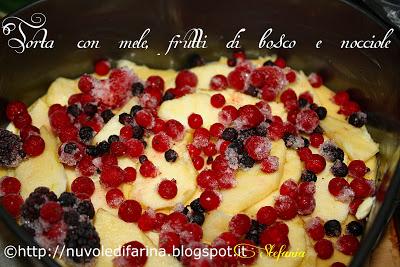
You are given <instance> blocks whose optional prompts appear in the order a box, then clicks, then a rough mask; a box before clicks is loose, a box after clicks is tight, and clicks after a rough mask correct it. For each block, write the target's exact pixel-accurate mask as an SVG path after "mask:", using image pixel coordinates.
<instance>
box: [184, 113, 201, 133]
mask: <svg viewBox="0 0 400 267" xmlns="http://www.w3.org/2000/svg"><path fill="white" fill-rule="evenodd" d="M188 124H189V126H190V128H192V129H197V128H200V127H201V126H202V125H203V118H202V117H201V115H199V114H196V113H192V114H190V115H189V117H188Z"/></svg>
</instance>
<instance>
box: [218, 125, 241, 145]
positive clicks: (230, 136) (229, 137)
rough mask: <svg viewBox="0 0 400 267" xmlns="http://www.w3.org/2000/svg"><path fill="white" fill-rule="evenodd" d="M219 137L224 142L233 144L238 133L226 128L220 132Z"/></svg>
mask: <svg viewBox="0 0 400 267" xmlns="http://www.w3.org/2000/svg"><path fill="white" fill-rule="evenodd" d="M221 137H222V139H224V140H226V141H230V142H233V141H234V140H235V139H237V138H238V132H237V131H236V129H234V128H226V129H225V130H224V131H223V132H222V134H221Z"/></svg>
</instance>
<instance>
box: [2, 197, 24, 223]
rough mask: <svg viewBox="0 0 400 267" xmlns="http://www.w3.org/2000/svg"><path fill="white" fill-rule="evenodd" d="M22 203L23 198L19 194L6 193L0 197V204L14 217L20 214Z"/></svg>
mask: <svg viewBox="0 0 400 267" xmlns="http://www.w3.org/2000/svg"><path fill="white" fill-rule="evenodd" d="M23 203H24V200H23V199H22V197H21V196H20V195H19V194H8V195H5V196H3V197H2V198H1V199H0V204H1V205H2V206H3V208H4V209H5V210H6V211H7V212H8V213H9V214H10V215H11V216H13V217H14V218H18V217H19V216H20V214H21V206H22V204H23Z"/></svg>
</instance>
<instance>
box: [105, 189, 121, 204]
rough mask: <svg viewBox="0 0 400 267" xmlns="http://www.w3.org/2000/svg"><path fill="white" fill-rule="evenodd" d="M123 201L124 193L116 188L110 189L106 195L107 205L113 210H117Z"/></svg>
mask: <svg viewBox="0 0 400 267" xmlns="http://www.w3.org/2000/svg"><path fill="white" fill-rule="evenodd" d="M124 201H125V197H124V193H122V191H121V190H119V189H118V188H112V189H110V190H108V191H107V193H106V202H107V205H108V206H110V207H111V208H113V209H116V208H118V207H119V206H120V205H121V204H122V202H124Z"/></svg>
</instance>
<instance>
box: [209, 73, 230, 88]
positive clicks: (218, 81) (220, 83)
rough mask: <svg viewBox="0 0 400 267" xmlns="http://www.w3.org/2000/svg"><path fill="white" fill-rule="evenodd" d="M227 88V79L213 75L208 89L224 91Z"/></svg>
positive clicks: (219, 75)
mask: <svg viewBox="0 0 400 267" xmlns="http://www.w3.org/2000/svg"><path fill="white" fill-rule="evenodd" d="M227 87H228V79H227V78H226V77H225V76H224V75H221V74H218V75H215V76H213V77H212V78H211V80H210V88H211V89H213V90H224V89H226V88H227Z"/></svg>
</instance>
